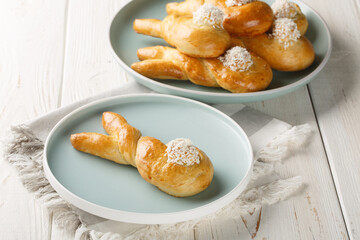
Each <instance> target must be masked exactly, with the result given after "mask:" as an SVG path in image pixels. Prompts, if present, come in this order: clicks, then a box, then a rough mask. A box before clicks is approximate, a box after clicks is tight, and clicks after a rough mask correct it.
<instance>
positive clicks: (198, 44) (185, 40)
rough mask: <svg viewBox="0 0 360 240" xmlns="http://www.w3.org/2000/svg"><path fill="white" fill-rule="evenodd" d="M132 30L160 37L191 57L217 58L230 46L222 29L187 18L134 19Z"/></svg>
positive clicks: (173, 16)
mask: <svg viewBox="0 0 360 240" xmlns="http://www.w3.org/2000/svg"><path fill="white" fill-rule="evenodd" d="M159 25H160V27H159ZM159 29H160V31H159ZM134 30H135V31H136V32H137V33H141V34H145V35H151V36H154V37H161V38H163V39H164V40H165V41H166V42H167V43H169V44H170V45H171V46H174V47H176V48H177V49H178V50H179V51H180V52H182V53H185V54H187V55H189V56H193V57H203V58H209V57H218V56H220V55H221V54H223V53H224V52H225V51H226V50H227V48H228V47H229V45H230V36H229V34H228V33H227V32H226V31H225V30H224V29H221V28H214V27H212V26H207V25H198V24H195V23H194V22H193V19H192V17H187V16H181V17H179V16H175V15H169V16H167V17H166V18H165V19H164V20H163V21H159V20H155V19H136V20H135V21H134Z"/></svg>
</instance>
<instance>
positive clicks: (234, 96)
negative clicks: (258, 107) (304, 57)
mask: <svg viewBox="0 0 360 240" xmlns="http://www.w3.org/2000/svg"><path fill="white" fill-rule="evenodd" d="M168 2H176V1H174V0H151V1H149V0H133V1H130V2H129V3H128V4H127V5H125V6H124V7H123V8H122V9H120V11H119V12H118V13H117V14H116V16H115V17H114V19H113V21H112V22H111V26H110V30H109V40H110V46H111V52H112V53H113V55H114V57H115V59H116V60H117V61H118V62H119V64H120V66H121V67H122V68H123V69H124V70H125V71H126V72H127V73H129V75H130V76H131V77H133V78H134V79H135V80H136V81H138V82H139V83H141V84H143V85H145V86H146V87H148V88H150V89H152V90H154V91H157V92H160V93H166V94H172V95H178V96H183V97H188V98H192V99H196V100H200V101H203V102H208V103H243V102H256V101H263V100H267V99H270V98H275V97H279V96H282V95H284V94H288V93H290V92H292V91H295V90H296V89H298V88H299V87H301V86H304V85H305V84H307V83H309V82H310V81H311V80H313V79H314V78H315V76H316V75H317V74H318V73H319V72H320V71H321V70H322V69H323V67H324V66H325V64H326V63H327V61H328V59H329V57H330V53H331V49H332V43H331V37H330V32H329V29H328V27H327V26H326V24H325V22H324V20H323V19H322V18H321V17H320V16H319V15H318V14H317V13H316V12H315V11H314V10H313V9H312V8H310V7H309V6H308V5H306V4H305V3H303V2H301V1H298V0H292V2H295V3H297V4H298V5H299V6H300V8H301V10H302V12H303V13H304V14H305V15H306V17H307V20H308V22H309V29H308V31H307V33H306V35H305V36H306V37H307V38H308V39H309V40H310V42H311V43H312V44H313V46H314V50H315V54H316V58H315V61H314V63H313V64H312V65H311V66H310V67H309V68H307V69H306V70H304V71H299V72H279V71H274V78H273V81H272V82H271V84H270V86H269V87H268V88H267V89H265V90H263V91H259V92H253V93H230V92H228V91H226V90H224V89H222V88H210V87H203V86H198V85H195V84H193V83H191V82H184V81H176V80H154V79H151V78H147V77H145V76H142V75H141V74H139V73H137V72H135V71H134V70H132V69H131V68H130V66H131V64H132V63H134V62H138V61H139V60H138V58H137V55H136V51H137V50H138V49H139V48H143V47H148V46H155V45H168V44H167V43H166V42H165V41H163V40H162V39H158V38H154V37H150V36H145V35H141V34H137V33H135V31H134V30H133V22H134V20H135V19H137V18H157V19H163V18H164V17H165V16H166V15H167V14H166V4H167V3H168ZM178 2H180V1H178ZM264 2H266V3H268V4H270V5H271V4H272V3H273V2H274V0H264Z"/></svg>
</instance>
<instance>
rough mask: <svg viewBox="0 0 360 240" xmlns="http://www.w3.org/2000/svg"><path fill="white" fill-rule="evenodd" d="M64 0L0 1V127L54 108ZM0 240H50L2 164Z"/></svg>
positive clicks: (43, 217) (41, 213) (42, 217)
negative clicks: (51, 0) (50, 0)
mask: <svg viewBox="0 0 360 240" xmlns="http://www.w3.org/2000/svg"><path fill="white" fill-rule="evenodd" d="M64 10H65V4H64V2H63V1H57V2H49V1H45V0H33V1H24V0H22V1H20V0H16V1H15V0H14V1H0V29H1V33H0V83H1V84H0V96H1V97H0V126H1V133H0V135H1V137H5V134H6V133H5V129H8V128H9V126H10V124H16V123H20V122H23V121H25V120H28V119H30V118H33V117H35V116H38V115H40V114H44V113H46V112H48V111H50V110H52V109H54V108H56V107H57V101H58V96H59V87H60V83H61V74H62V64H63V43H64V38H63V36H64V35H63V26H64V25H63V24H64V19H65V16H64ZM0 216H1V217H0V239H10V240H11V239H34V240H37V239H48V238H49V237H50V233H51V219H50V218H49V215H48V213H47V211H46V210H44V209H43V208H41V207H40V204H39V203H38V202H37V201H36V200H35V199H34V196H33V195H32V194H29V193H28V192H27V190H26V189H25V188H24V187H23V186H22V184H21V183H20V180H19V178H18V176H17V173H16V172H15V169H13V167H12V166H10V165H9V164H8V163H7V162H4V161H3V160H2V159H1V161H0Z"/></svg>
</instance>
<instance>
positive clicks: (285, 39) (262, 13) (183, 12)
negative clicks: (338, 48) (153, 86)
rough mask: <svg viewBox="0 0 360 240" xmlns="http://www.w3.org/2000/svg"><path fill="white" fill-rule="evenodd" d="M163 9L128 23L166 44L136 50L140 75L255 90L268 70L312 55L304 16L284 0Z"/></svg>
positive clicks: (189, 0)
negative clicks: (157, 15) (162, 13)
mask: <svg viewBox="0 0 360 240" xmlns="http://www.w3.org/2000/svg"><path fill="white" fill-rule="evenodd" d="M166 10H167V13H168V16H167V17H165V18H164V19H163V20H162V21H161V20H156V19H136V20H135V21H134V30H135V31H136V32H137V33H139V34H145V35H149V36H153V37H158V38H163V39H164V40H165V41H166V42H167V43H168V44H169V45H171V46H172V47H165V46H153V47H146V48H141V49H138V52H137V55H138V58H139V60H140V62H136V63H134V64H132V66H131V67H132V69H133V70H135V71H137V72H138V73H140V74H142V75H144V76H146V77H150V78H154V79H175V80H183V81H188V80H189V81H191V82H192V83H194V84H197V85H201V86H208V87H221V88H224V89H226V90H228V91H230V92H233V93H245V92H255V91H260V90H263V89H265V88H267V87H268V85H269V84H270V83H271V81H272V78H273V73H272V69H273V70H278V71H301V70H304V69H306V68H307V67H309V66H310V65H311V64H312V63H313V61H314V59H315V53H314V50H313V47H312V45H311V43H310V41H309V40H308V39H306V37H305V36H304V34H305V32H306V30H307V27H308V22H307V20H306V17H305V15H304V14H303V13H302V12H301V9H300V8H299V6H298V5H297V4H295V3H292V2H289V1H288V0H276V2H275V3H274V4H273V5H272V6H271V7H270V6H269V5H268V4H266V3H265V2H262V1H256V0H186V1H184V2H180V3H168V4H167V5H166Z"/></svg>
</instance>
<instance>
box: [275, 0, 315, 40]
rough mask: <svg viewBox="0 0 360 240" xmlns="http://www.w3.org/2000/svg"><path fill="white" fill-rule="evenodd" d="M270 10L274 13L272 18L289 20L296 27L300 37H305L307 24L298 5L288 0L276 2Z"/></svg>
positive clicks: (277, 0)
mask: <svg viewBox="0 0 360 240" xmlns="http://www.w3.org/2000/svg"><path fill="white" fill-rule="evenodd" d="M271 8H272V9H273V11H274V16H275V18H276V19H278V18H290V19H292V20H293V21H294V22H295V23H296V25H297V28H298V30H299V31H300V34H301V35H305V33H306V31H307V29H308V26H309V23H308V21H307V19H306V16H305V15H304V14H303V13H302V11H301V9H300V7H299V5H297V4H296V3H294V2H290V1H288V0H276V1H275V2H274V3H273V4H272V5H271Z"/></svg>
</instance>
